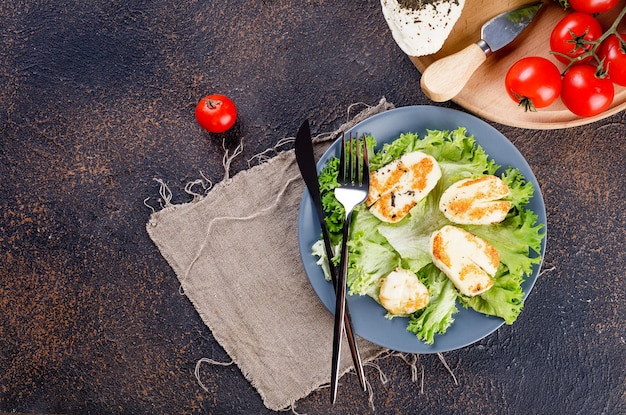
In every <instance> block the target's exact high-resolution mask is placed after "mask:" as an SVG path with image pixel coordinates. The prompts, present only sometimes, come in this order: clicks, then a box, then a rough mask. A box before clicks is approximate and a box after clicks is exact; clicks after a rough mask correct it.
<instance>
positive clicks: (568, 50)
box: [550, 12, 602, 63]
mask: <svg viewBox="0 0 626 415" xmlns="http://www.w3.org/2000/svg"><path fill="white" fill-rule="evenodd" d="M572 34H573V35H574V36H572ZM600 36H602V26H600V22H598V20H597V19H596V18H595V17H593V16H590V15H588V14H585V13H578V12H574V13H569V14H567V15H565V17H563V18H562V19H561V20H560V21H559V22H558V23H557V24H556V26H554V28H553V29H552V33H551V34H550V49H551V50H552V51H553V52H558V53H555V54H554V56H555V57H556V58H557V59H558V60H560V61H561V62H563V63H569V62H570V60H569V59H568V58H567V57H565V56H562V55H559V53H561V54H563V55H566V56H568V57H570V58H576V57H578V56H580V55H582V54H583V53H585V52H587V51H588V50H589V49H591V47H592V46H593V45H592V44H591V43H590V42H593V41H595V40H597V39H598V38H599V37H600ZM590 59H591V56H588V57H586V58H584V59H582V60H581V62H587V61H588V60H590Z"/></svg>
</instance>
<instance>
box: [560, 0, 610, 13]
mask: <svg viewBox="0 0 626 415" xmlns="http://www.w3.org/2000/svg"><path fill="white" fill-rule="evenodd" d="M617 3H619V0H569V5H570V7H571V8H572V9H574V10H576V11H577V12H582V13H587V14H594V13H603V12H607V11H609V10H611V9H612V8H613V7H615V6H616V5H617Z"/></svg>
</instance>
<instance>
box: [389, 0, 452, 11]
mask: <svg viewBox="0 0 626 415" xmlns="http://www.w3.org/2000/svg"><path fill="white" fill-rule="evenodd" d="M443 1H446V0H398V5H400V7H402V8H404V9H411V10H420V9H421V8H423V7H424V5H426V4H437V3H441V2H443ZM447 3H454V4H458V3H459V2H458V0H452V1H449V0H448V1H447Z"/></svg>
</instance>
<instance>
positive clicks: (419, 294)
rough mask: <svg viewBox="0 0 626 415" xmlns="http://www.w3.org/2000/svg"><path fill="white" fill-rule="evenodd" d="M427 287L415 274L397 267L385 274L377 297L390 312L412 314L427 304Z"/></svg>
mask: <svg viewBox="0 0 626 415" xmlns="http://www.w3.org/2000/svg"><path fill="white" fill-rule="evenodd" d="M429 297H430V295H429V293H428V288H426V286H425V285H424V284H422V283H421V282H420V280H419V279H418V278H417V275H415V274H414V273H412V272H411V271H409V270H407V269H402V268H398V269H396V270H394V271H392V272H391V273H390V274H389V275H387V276H386V277H385V278H384V279H383V281H382V284H381V286H380V293H379V295H378V299H379V301H380V304H381V305H382V306H383V307H385V309H386V310H387V311H389V312H390V313H391V314H397V315H406V314H412V313H414V312H416V311H417V310H419V309H422V308H424V307H426V305H428V300H429Z"/></svg>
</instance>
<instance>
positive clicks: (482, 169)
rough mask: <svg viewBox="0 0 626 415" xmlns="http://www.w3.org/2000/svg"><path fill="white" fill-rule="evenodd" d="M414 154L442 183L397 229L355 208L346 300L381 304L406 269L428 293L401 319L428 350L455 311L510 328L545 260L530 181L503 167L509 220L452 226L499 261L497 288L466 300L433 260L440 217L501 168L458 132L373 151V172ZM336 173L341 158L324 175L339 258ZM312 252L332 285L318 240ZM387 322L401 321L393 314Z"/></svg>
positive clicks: (408, 138) (406, 139) (402, 140)
mask: <svg viewBox="0 0 626 415" xmlns="http://www.w3.org/2000/svg"><path fill="white" fill-rule="evenodd" d="M366 139H367V141H368V146H369V148H370V149H373V148H375V145H376V140H375V137H372V136H368V137H367V138H366ZM413 151H421V152H424V153H426V154H428V155H431V156H432V157H434V158H435V160H437V163H438V164H439V167H440V169H441V173H442V175H441V178H440V179H439V181H438V182H437V185H436V186H435V188H434V189H433V190H431V191H430V193H429V194H428V195H427V196H426V197H425V198H424V199H422V200H421V201H419V202H418V203H417V204H416V205H415V206H414V207H413V208H412V209H411V210H410V212H409V214H408V215H407V216H405V217H404V218H403V219H402V220H401V221H399V222H397V223H387V222H382V221H381V220H379V219H378V218H377V217H375V216H374V215H373V214H372V213H370V211H369V209H368V207H367V206H366V205H365V204H362V205H360V206H358V207H357V209H356V210H355V212H354V216H353V220H352V229H351V233H350V235H351V236H350V240H349V241H348V249H349V264H348V275H347V285H348V290H349V294H350V295H369V296H371V297H372V298H373V299H374V300H376V301H377V302H380V301H379V298H378V294H379V291H380V286H381V281H382V280H383V279H384V278H385V277H386V276H387V275H388V274H389V273H391V272H392V271H394V270H395V269H397V268H398V267H401V268H403V269H407V270H410V271H411V272H413V273H414V274H415V275H416V276H417V278H418V279H419V281H420V282H421V283H422V284H424V285H425V286H426V287H427V288H428V294H429V296H430V298H429V302H428V304H427V306H426V307H425V308H422V309H420V310H418V311H416V312H414V313H412V314H410V315H403V316H401V317H400V318H406V319H407V330H409V331H410V332H412V333H414V334H415V335H416V336H417V337H418V338H419V339H420V340H422V341H423V342H425V343H426V344H433V343H434V341H435V336H436V335H439V334H443V333H445V332H446V330H447V329H448V327H450V325H451V324H453V322H454V316H455V314H456V313H457V312H458V310H459V309H458V305H461V306H462V307H466V308H471V309H474V310H475V311H477V312H479V313H483V314H486V315H491V316H497V317H500V318H502V319H503V320H504V322H505V323H506V324H512V323H513V322H514V321H515V320H516V319H517V316H518V315H519V313H520V312H521V310H522V308H523V306H524V301H523V299H524V293H523V291H522V287H521V284H522V282H523V281H524V279H525V278H526V277H527V276H528V275H530V274H531V272H532V267H533V265H534V264H539V263H540V261H541V257H540V253H541V242H542V239H543V237H544V232H543V231H542V228H543V225H542V224H538V223H537V215H536V214H535V213H534V212H532V211H531V210H529V209H527V208H526V205H527V204H528V202H529V200H530V199H531V198H532V196H533V192H534V188H533V185H532V183H531V182H529V181H526V179H525V178H524V176H523V175H522V173H521V172H520V171H519V170H518V169H515V168H513V167H508V168H506V169H504V172H503V173H502V174H500V175H499V178H500V179H501V180H502V181H503V182H504V183H506V184H507V186H508V187H509V189H510V193H509V195H508V196H507V197H506V200H509V201H510V202H511V206H512V207H511V209H510V211H509V212H508V215H507V216H506V219H505V220H504V221H502V222H500V223H497V224H491V225H459V224H454V226H457V227H460V228H462V229H464V230H466V231H468V232H470V233H472V234H474V235H476V236H478V237H479V238H482V239H484V240H485V241H487V242H489V243H490V244H491V245H492V246H493V247H495V248H496V249H497V251H498V253H499V255H500V263H499V266H498V269H497V272H496V274H495V276H493V286H492V287H491V288H490V289H489V290H487V291H485V292H484V293H482V294H479V295H476V296H473V297H468V296H465V295H463V294H461V293H460V292H459V291H458V290H457V289H456V287H455V286H454V284H453V283H452V282H451V281H450V279H449V278H448V277H447V276H446V274H444V273H443V272H442V271H440V270H439V268H437V267H436V266H435V265H434V264H433V260H432V258H431V254H430V238H431V235H432V234H433V232H435V231H437V230H439V229H441V228H442V227H443V226H445V225H450V224H452V223H451V222H450V220H448V219H447V218H446V216H444V214H443V213H442V212H441V211H440V209H439V199H440V197H441V195H442V194H443V192H444V191H445V190H446V189H447V188H448V187H450V186H451V185H452V184H453V183H455V182H457V181H459V180H461V179H466V178H476V177H480V176H482V175H495V174H496V173H497V172H498V171H501V170H500V167H501V166H499V165H497V164H496V163H495V162H494V161H493V160H491V159H489V156H488V154H486V153H485V151H484V150H483V149H482V148H481V147H480V146H479V145H478V144H477V143H476V140H475V139H474V137H473V136H470V135H468V134H467V131H466V129H465V128H462V127H461V128H458V129H456V130H454V131H438V130H431V131H427V134H426V136H425V137H423V138H420V137H419V136H418V135H417V134H413V133H406V134H402V135H400V137H399V138H397V139H396V140H395V141H393V142H391V143H389V144H385V145H384V146H383V147H382V149H380V151H377V152H375V153H373V152H372V150H370V154H371V155H370V170H371V171H375V170H377V169H379V168H381V167H383V166H386V165H387V164H389V163H391V162H392V161H394V160H396V159H398V158H399V157H401V156H402V155H403V154H406V153H409V152H413ZM338 167H339V160H338V159H337V158H332V159H330V160H329V161H328V163H327V164H326V166H325V168H324V169H323V171H322V172H321V174H320V176H319V182H320V189H321V193H322V204H323V207H324V210H325V211H326V225H327V227H328V230H329V233H330V235H331V242H332V244H333V245H334V248H335V249H334V252H337V253H338V252H339V246H340V244H341V238H342V236H341V235H342V232H341V230H342V226H343V218H344V211H343V207H342V205H341V204H340V203H339V202H338V201H337V200H336V199H335V197H334V192H333V189H334V188H335V187H337V186H338V183H337V170H338ZM312 250H313V254H314V255H315V256H317V257H318V264H319V265H320V266H321V267H322V268H323V270H324V274H325V276H326V279H328V280H330V274H329V270H328V267H327V265H326V255H325V250H324V246H323V241H321V240H319V241H317V242H316V243H315V244H314V245H313V247H312ZM333 261H334V262H335V263H338V261H339V256H338V255H336V256H335V258H333ZM387 317H388V318H394V317H398V316H396V315H393V314H391V313H389V312H388V313H387Z"/></svg>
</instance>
